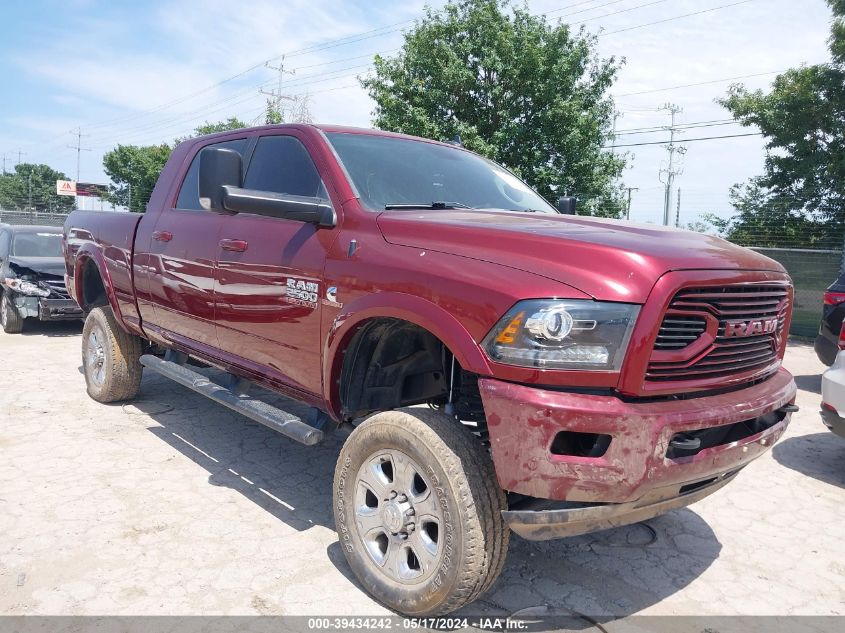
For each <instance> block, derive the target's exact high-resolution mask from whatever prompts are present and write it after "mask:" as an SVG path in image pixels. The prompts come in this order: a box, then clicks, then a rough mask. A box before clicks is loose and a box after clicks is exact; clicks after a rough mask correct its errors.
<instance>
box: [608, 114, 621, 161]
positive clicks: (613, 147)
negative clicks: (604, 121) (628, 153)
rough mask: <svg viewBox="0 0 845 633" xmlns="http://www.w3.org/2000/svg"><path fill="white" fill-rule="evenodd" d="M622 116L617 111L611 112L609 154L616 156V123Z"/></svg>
mask: <svg viewBox="0 0 845 633" xmlns="http://www.w3.org/2000/svg"><path fill="white" fill-rule="evenodd" d="M620 116H622V115H621V113H620V112H619V110H616V109H615V108H614V110H613V133H612V134H611V144H610V153H611V154H616V121H618V120H619V117H620Z"/></svg>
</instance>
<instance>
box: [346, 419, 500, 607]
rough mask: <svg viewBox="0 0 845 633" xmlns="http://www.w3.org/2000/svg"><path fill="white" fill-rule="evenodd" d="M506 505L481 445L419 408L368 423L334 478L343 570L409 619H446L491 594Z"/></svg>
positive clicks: (357, 432)
mask: <svg viewBox="0 0 845 633" xmlns="http://www.w3.org/2000/svg"><path fill="white" fill-rule="evenodd" d="M505 503H506V502H505V495H504V492H503V491H502V490H501V488H499V486H498V484H497V482H496V477H495V473H494V471H493V464H492V461H491V460H490V457H489V455H488V454H487V452H486V451H485V449H484V448H483V446H482V445H481V443H480V441H479V440H478V438H476V437H475V436H473V435H472V434H471V433H470V432H469V431H467V430H466V429H465V428H464V427H463V426H462V425H461V424H460V422H458V421H456V420H455V419H454V418H450V417H448V416H446V415H444V414H442V413H439V412H436V411H429V410H426V409H416V408H414V409H399V410H396V411H386V412H384V413H379V414H376V415H374V416H372V417H371V418H369V419H367V420H366V421H365V422H364V423H362V424H361V425H360V426H358V427H357V428H356V429H355V431H354V432H353V433H352V434H351V435H350V436H349V439H348V440H347V442H346V444H345V445H344V447H343V449H342V450H341V453H340V457H339V459H338V463H337V468H336V470H335V477H334V513H335V523H336V525H337V531H338V536H339V538H340V544H341V547H342V548H343V552H344V554H345V556H346V559H347V561H348V562H349V566H350V567H351V568H352V571H353V572H354V573H355V575H356V576H357V578H358V580H359V581H360V582H361V583H362V584H363V585H364V587H365V588H366V589H367V591H369V592H370V594H372V595H373V597H375V598H376V599H377V600H378V601H379V602H381V603H383V604H385V605H387V606H388V607H390V608H391V609H394V610H395V611H398V612H400V613H402V614H405V615H409V616H428V615H442V614H446V613H450V612H452V611H454V610H456V609H458V608H460V607H462V606H463V605H465V604H468V603H470V602H472V601H473V600H475V599H476V598H477V597H478V596H480V595H481V594H482V593H483V592H485V591H487V589H489V588H490V586H491V585H492V584H493V582H494V581H495V580H496V578H497V577H498V575H499V573H500V572H501V569H502V566H503V564H504V561H505V556H506V554H507V548H508V540H509V536H510V532H509V530H508V529H507V527H506V526H505V524H504V521H503V519H502V515H501V511H502V510H503V509H504V508H505Z"/></svg>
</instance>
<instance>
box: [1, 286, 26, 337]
mask: <svg viewBox="0 0 845 633" xmlns="http://www.w3.org/2000/svg"><path fill="white" fill-rule="evenodd" d="M0 325H2V326H3V331H4V332H5V333H6V334H20V333H21V332H22V331H23V319H22V318H21V314H20V312H18V309H17V307H16V306H15V303H14V301H12V297H11V296H10V295H9V293H8V292H4V293H3V299H2V301H0Z"/></svg>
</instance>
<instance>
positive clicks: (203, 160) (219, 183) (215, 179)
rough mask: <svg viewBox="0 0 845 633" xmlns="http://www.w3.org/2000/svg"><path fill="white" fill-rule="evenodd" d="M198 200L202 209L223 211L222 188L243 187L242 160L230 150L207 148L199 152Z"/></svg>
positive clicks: (223, 192) (236, 153) (223, 195)
mask: <svg viewBox="0 0 845 633" xmlns="http://www.w3.org/2000/svg"><path fill="white" fill-rule="evenodd" d="M198 180H199V198H200V204H201V205H202V208H203V209H206V210H207V209H223V208H224V207H223V202H224V198H225V190H224V189H223V188H224V187H237V188H240V187H241V186H242V185H243V159H242V158H241V155H240V154H239V153H238V152H236V151H235V150H232V149H225V148H222V147H208V148H206V149H204V150H201V151H200V168H199V179H198Z"/></svg>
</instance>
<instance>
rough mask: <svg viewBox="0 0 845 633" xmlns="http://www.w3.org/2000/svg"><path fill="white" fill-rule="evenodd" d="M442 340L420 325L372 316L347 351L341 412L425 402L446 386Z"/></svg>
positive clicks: (363, 412)
mask: <svg viewBox="0 0 845 633" xmlns="http://www.w3.org/2000/svg"><path fill="white" fill-rule="evenodd" d="M444 353H448V352H446V351H445V348H444V346H443V344H442V343H441V342H440V341H439V340H438V339H437V337H436V336H434V335H433V334H432V333H431V332H428V331H427V330H425V329H423V328H421V327H420V326H418V325H415V324H413V323H409V322H408V321H403V320H401V319H394V318H379V319H373V320H372V321H370V322H368V323H367V324H366V325H364V327H362V328H361V330H359V331H358V332H357V333H356V334H355V338H354V339H353V340H352V342H351V344H350V345H349V347H348V348H347V350H346V354H345V356H344V360H343V373H342V381H341V386H340V396H341V414H342V416H343V418H344V419H354V418H357V417H360V416H362V415H366V414H367V413H371V412H373V411H385V410H388V409H395V408H397V407H403V406H409V405H412V404H419V403H423V402H427V401H429V400H432V399H434V398H437V397H440V396H442V395H444V394H445V393H446V391H447V389H448V383H447V377H446V372H445V370H444V361H445V358H444Z"/></svg>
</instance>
